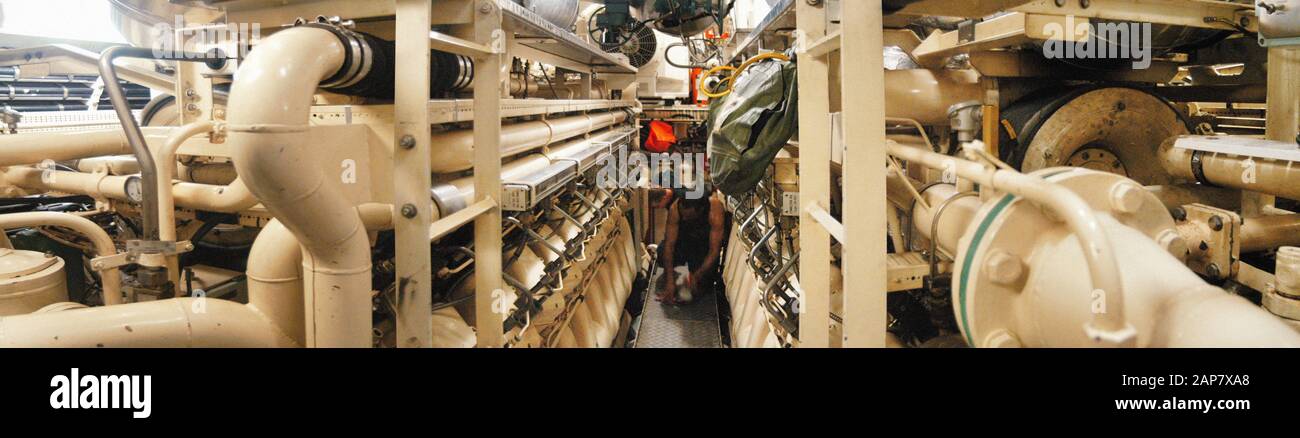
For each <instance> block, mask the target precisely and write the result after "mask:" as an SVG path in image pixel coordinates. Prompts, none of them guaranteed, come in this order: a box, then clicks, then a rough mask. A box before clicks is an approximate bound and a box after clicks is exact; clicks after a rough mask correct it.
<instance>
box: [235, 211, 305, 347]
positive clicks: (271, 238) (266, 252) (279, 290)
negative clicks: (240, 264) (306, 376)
mask: <svg viewBox="0 0 1300 438" xmlns="http://www.w3.org/2000/svg"><path fill="white" fill-rule="evenodd" d="M247 265H248V270H247V271H246V272H245V273H244V274H245V276H246V277H248V306H249V307H252V308H254V309H257V310H259V311H260V312H262V313H263V314H265V315H267V317H268V318H270V319H271V320H273V321H280V322H281V323H280V324H279V326H280V328H281V330H283V331H284V332H285V334H286V335H288V336H289V337H290V338H292V339H293V340H294V342H296V343H297V344H298V345H305V344H306V332H305V327H306V325H305V324H306V323H305V319H304V318H305V317H304V315H303V313H304V310H303V309H304V307H303V306H304V303H303V296H304V294H305V292H304V290H303V283H302V273H301V272H300V268H301V267H302V247H301V246H299V245H298V238H296V237H293V233H290V232H289V229H288V228H285V227H284V225H281V224H280V221H279V220H271V222H270V223H267V224H266V226H265V227H262V231H261V232H260V233H258V234H257V239H256V240H254V241H253V248H252V249H250V250H249V251H248V263H247Z"/></svg>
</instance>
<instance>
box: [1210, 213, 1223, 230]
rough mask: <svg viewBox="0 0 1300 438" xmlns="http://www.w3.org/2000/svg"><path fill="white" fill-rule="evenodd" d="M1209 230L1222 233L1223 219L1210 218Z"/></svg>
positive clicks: (1217, 216)
mask: <svg viewBox="0 0 1300 438" xmlns="http://www.w3.org/2000/svg"><path fill="white" fill-rule="evenodd" d="M1209 223H1210V229H1211V230H1214V231H1223V218H1222V217H1220V216H1219V215H1217V214H1216V215H1214V216H1210V220H1209Z"/></svg>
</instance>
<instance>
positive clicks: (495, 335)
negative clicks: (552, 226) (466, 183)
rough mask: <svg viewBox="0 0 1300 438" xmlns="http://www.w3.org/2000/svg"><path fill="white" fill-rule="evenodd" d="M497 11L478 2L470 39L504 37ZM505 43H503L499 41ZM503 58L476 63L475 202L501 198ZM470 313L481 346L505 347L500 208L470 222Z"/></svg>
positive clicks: (492, 4) (490, 3)
mask: <svg viewBox="0 0 1300 438" xmlns="http://www.w3.org/2000/svg"><path fill="white" fill-rule="evenodd" d="M500 31H501V9H500V8H498V7H497V5H496V2H494V1H489V0H478V1H477V2H476V6H475V13H474V41H475V42H478V43H480V44H485V45H488V46H490V47H492V46H494V44H493V38H494V34H495V37H498V38H504V37H505V36H504V34H502V33H500ZM502 42H503V43H504V41H502ZM501 62H502V61H501V55H500V54H489V55H482V56H479V57H477V58H475V60H474V64H475V68H474V202H478V201H482V200H484V199H489V198H491V199H499V198H500V196H501ZM474 290H475V292H474V294H475V296H474V309H475V325H476V327H475V328H476V329H477V331H478V346H479V347H501V346H504V345H505V336H504V334H503V333H502V330H503V327H502V325H503V324H504V322H505V317H506V315H505V311H506V309H508V308H509V307H510V304H512V303H507V302H505V301H504V300H505V293H504V292H503V290H502V289H501V209H500V208H497V207H492V209H491V210H489V211H488V212H487V213H484V214H482V215H480V216H479V217H478V218H477V219H475V220H474Z"/></svg>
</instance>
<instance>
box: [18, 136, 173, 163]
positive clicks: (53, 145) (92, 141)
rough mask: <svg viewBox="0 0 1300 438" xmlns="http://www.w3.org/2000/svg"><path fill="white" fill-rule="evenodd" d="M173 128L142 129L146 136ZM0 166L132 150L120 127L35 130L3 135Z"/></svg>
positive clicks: (125, 152) (129, 151) (73, 158)
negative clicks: (62, 130)
mask: <svg viewBox="0 0 1300 438" xmlns="http://www.w3.org/2000/svg"><path fill="white" fill-rule="evenodd" d="M170 130H171V128H167V127H147V128H141V131H143V133H144V134H145V136H146V137H149V136H158V135H166V134H167V133H168V132H169V131H170ZM0 151H4V153H3V154H0V166H14V165H20V164H36V163H40V162H41V161H44V160H53V161H64V160H75V159H79V158H90V157H100V156H104V155H122V154H129V153H131V145H130V144H128V143H127V142H126V134H125V133H124V132H123V131H122V130H121V129H120V128H117V129H102V130H94V131H69V132H31V133H21V134H9V135H0Z"/></svg>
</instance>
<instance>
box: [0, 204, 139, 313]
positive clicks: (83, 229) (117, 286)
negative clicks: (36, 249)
mask: <svg viewBox="0 0 1300 438" xmlns="http://www.w3.org/2000/svg"><path fill="white" fill-rule="evenodd" d="M37 226H56V227H63V228H68V229H71V230H73V231H76V232H78V233H80V234H81V235H83V236H86V238H87V239H90V241H91V243H93V244H94V246H95V255H96V256H99V257H107V256H111V255H116V254H117V246H115V245H114V244H113V239H112V238H111V237H109V236H108V233H107V232H105V231H104V229H103V228H100V227H99V225H98V224H95V223H94V222H91V221H90V219H86V218H84V217H81V216H77V215H75V214H68V213H54V212H26V213H9V214H0V230H8V229H10V228H20V227H37ZM102 277H103V281H102V283H103V284H104V305H106V306H111V305H115V304H122V274H121V273H120V272H119V271H118V269H117V268H108V269H104V270H103V274H102ZM0 333H3V329H0Z"/></svg>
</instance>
